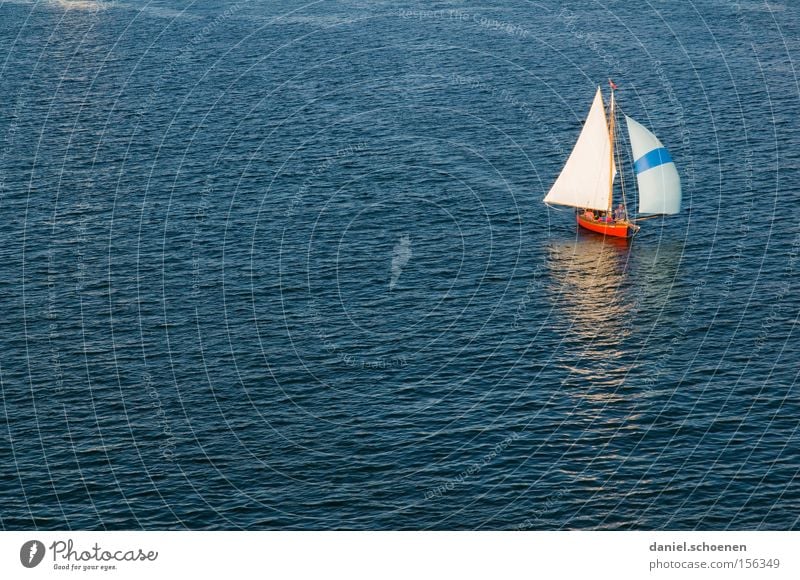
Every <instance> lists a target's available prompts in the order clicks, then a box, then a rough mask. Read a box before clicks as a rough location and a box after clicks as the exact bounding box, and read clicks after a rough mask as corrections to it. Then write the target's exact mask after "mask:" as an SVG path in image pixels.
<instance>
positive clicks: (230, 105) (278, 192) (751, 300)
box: [0, 0, 800, 529]
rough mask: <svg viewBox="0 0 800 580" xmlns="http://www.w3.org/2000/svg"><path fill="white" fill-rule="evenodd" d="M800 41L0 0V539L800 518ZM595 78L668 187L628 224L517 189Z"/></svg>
mask: <svg viewBox="0 0 800 580" xmlns="http://www.w3.org/2000/svg"><path fill="white" fill-rule="evenodd" d="M798 51H800V8H798V6H797V5H796V3H793V2H789V1H780V0H778V1H774V2H770V3H768V4H767V3H764V2H760V1H757V0H743V1H741V2H722V1H711V0H698V1H694V2H658V3H654V4H653V3H644V4H642V3H629V2H603V3H600V2H593V1H589V0H581V1H579V2H573V3H570V8H569V10H564V9H562V8H561V5H560V3H557V2H552V1H547V2H528V1H520V0H509V1H507V2H501V1H499V0H491V1H487V2H484V3H481V4H479V5H475V4H473V3H462V2H457V1H453V2H444V1H443V2H435V3H432V4H431V3H422V2H419V3H415V2H408V1H403V2H399V3H398V2H385V1H380V0H347V1H343V2H331V1H321V2H316V3H311V4H303V3H292V2H277V3H276V2H266V1H253V2H244V1H242V2H231V1H227V2H225V1H221V2H210V1H209V0H198V1H196V2H188V1H183V2H181V1H178V0H176V1H170V2H146V1H144V0H121V1H119V2H94V1H86V2H69V1H66V0H65V1H62V2H57V1H37V2H25V1H15V2H3V3H2V4H0V77H1V80H0V86H2V93H1V94H2V97H3V98H2V100H1V102H0V139H2V148H1V149H0V171H1V173H0V185H1V186H2V190H1V192H0V218H1V220H2V224H3V227H2V228H0V305H1V306H2V313H3V315H2V317H0V325H1V326H0V341H1V342H0V385H1V386H2V408H1V409H0V422H1V426H0V462H1V463H0V467H1V469H0V526H2V528H3V529H24V528H40V529H65V528H66V529H139V528H145V529H184V528H190V529H236V528H246V529H329V528H337V529H342V528H347V529H662V528H666V529H796V528H798V527H800V520H798V517H799V516H798V514H800V477H799V472H800V433H798V427H800V393H799V391H798V386H797V378H798V370H799V369H800V364H799V363H800V355H798V350H797V340H798V329H797V322H798V312H800V298H798V290H799V289H798V276H797V270H798V269H800V263H798V253H800V226H798V220H797V218H796V215H797V213H798V211H800V203H799V202H798V193H797V192H798V190H800V154H798V151H799V150H800V139H799V138H798V132H797V130H798V124H797V119H798V116H799V115H800V85H799V84H798V77H797V66H798V55H800V52H798ZM608 77H611V78H613V79H614V81H615V82H616V83H617V84H618V85H619V86H620V90H619V91H618V93H617V97H618V102H619V104H620V106H621V107H622V110H623V111H624V112H626V113H627V114H630V115H631V116H633V117H635V118H637V119H638V120H639V121H640V122H642V123H643V124H645V125H646V126H648V127H650V128H651V129H653V130H654V131H655V132H656V133H657V134H658V135H659V137H660V139H661V140H662V141H663V142H664V144H665V145H666V146H667V147H668V148H669V149H670V152H671V154H672V156H673V158H674V159H675V162H676V164H677V166H678V167H679V169H680V172H681V177H682V180H683V188H684V205H685V207H686V211H684V213H682V214H681V215H680V216H677V217H675V218H670V219H667V220H661V219H656V220H651V221H648V222H644V223H643V225H642V230H641V233H640V234H639V235H638V236H637V237H636V238H635V239H634V240H633V242H631V243H625V242H622V243H612V242H611V241H604V240H603V239H602V238H600V237H597V236H595V235H592V234H589V233H580V232H576V230H575V224H574V222H573V217H572V215H571V214H570V213H569V212H563V211H555V210H548V208H547V207H546V206H544V204H542V203H541V198H542V197H543V196H544V194H545V192H546V191H547V189H548V188H549V186H550V185H551V184H552V182H553V181H554V179H555V177H556V176H557V174H558V172H559V170H560V168H561V166H562V165H563V163H564V160H565V159H566V156H567V155H568V154H569V151H570V149H571V147H572V144H573V143H574V140H575V138H576V136H577V134H578V132H579V130H580V125H581V121H582V119H583V118H584V116H585V114H586V112H587V110H588V107H589V104H590V102H591V98H592V96H593V93H594V90H595V88H596V86H597V85H598V84H599V85H602V86H603V87H604V88H605V87H607V81H606V79H607V78H608ZM626 185H627V192H628V195H629V196H631V195H633V193H632V191H633V190H634V189H635V188H634V187H632V184H631V183H630V179H629V180H628V182H627V183H626Z"/></svg>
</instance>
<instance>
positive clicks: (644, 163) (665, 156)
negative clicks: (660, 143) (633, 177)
mask: <svg viewBox="0 0 800 580" xmlns="http://www.w3.org/2000/svg"><path fill="white" fill-rule="evenodd" d="M665 163H672V157H671V156H670V154H669V151H667V150H666V148H664V147H659V148H658V149H653V150H652V151H650V152H649V153H645V154H644V155H642V156H641V157H639V159H637V160H636V161H635V162H634V164H633V169H634V171H636V174H637V175H638V174H640V173H644V172H645V171H647V170H648V169H652V168H653V167H658V166H659V165H664V164H665Z"/></svg>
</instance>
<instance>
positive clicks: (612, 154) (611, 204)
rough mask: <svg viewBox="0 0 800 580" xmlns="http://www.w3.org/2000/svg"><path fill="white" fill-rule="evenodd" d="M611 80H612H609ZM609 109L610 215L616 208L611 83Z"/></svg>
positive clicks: (612, 92) (612, 89)
mask: <svg viewBox="0 0 800 580" xmlns="http://www.w3.org/2000/svg"><path fill="white" fill-rule="evenodd" d="M609 82H610V80H609ZM609 109H610V110H611V113H610V115H609V119H608V138H609V141H610V143H611V147H610V148H609V152H610V153H611V155H609V160H608V161H609V164H610V167H611V170H610V171H609V175H610V177H609V183H608V215H611V211H612V209H613V208H614V85H613V83H612V84H611V103H610V105H609Z"/></svg>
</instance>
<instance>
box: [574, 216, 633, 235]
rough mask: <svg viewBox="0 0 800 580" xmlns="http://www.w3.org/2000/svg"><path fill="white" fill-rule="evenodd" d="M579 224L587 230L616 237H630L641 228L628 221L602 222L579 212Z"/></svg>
mask: <svg viewBox="0 0 800 580" xmlns="http://www.w3.org/2000/svg"><path fill="white" fill-rule="evenodd" d="M577 217H578V225H579V226H581V227H582V228H586V229H587V230H591V231H593V232H597V233H598V234H603V235H604V236H612V237H615V238H630V237H631V236H633V234H635V233H636V230H638V229H639V228H638V227H636V226H634V225H632V224H630V223H628V222H608V223H606V222H601V221H597V220H591V219H589V218H587V217H585V216H583V215H582V214H578V216H577Z"/></svg>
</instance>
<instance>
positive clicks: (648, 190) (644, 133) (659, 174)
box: [544, 81, 681, 238]
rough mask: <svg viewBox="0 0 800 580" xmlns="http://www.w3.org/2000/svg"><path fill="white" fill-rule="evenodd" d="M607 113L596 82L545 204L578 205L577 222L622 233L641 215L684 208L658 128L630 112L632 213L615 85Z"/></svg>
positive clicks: (633, 232)
mask: <svg viewBox="0 0 800 580" xmlns="http://www.w3.org/2000/svg"><path fill="white" fill-rule="evenodd" d="M609 84H610V85H611V100H610V103H609V110H608V115H606V110H605V104H604V103H603V93H602V91H601V90H600V87H597V93H596V94H595V96H594V101H593V102H592V108H591V109H590V110H589V115H588V116H587V117H586V122H585V123H584V125H583V130H582V131H581V134H580V135H579V136H578V141H577V142H576V143H575V147H574V148H573V149H572V153H571V154H570V156H569V158H568V159H567V162H566V164H565V165H564V168H563V169H562V170H561V173H560V174H559V176H558V179H556V182H555V183H554V184H553V187H552V188H550V191H549V192H548V193H547V195H546V196H545V198H544V202H545V203H546V204H548V205H549V204H554V205H563V206H568V207H574V208H576V209H577V211H576V219H577V221H578V226H580V227H582V228H585V229H587V230H591V231H593V232H597V233H600V234H604V235H606V236H613V237H619V238H630V237H633V236H634V235H636V233H637V232H638V231H639V228H640V226H639V225H638V224H637V223H636V222H637V221H643V220H645V219H651V218H653V217H658V216H662V215H674V214H677V213H679V212H680V210H681V180H680V176H679V175H678V169H677V168H676V167H675V163H674V161H673V160H672V157H671V156H670V154H669V152H668V151H667V149H666V148H665V147H664V145H663V144H662V143H661V141H659V140H658V137H656V136H655V135H654V134H653V133H651V132H650V131H648V130H647V129H646V128H645V127H644V126H642V125H641V124H640V123H638V122H636V121H635V120H633V119H632V118H630V117H628V116H627V115H625V122H626V125H627V128H628V136H629V137H630V146H631V152H632V156H631V158H632V159H633V160H634V162H633V172H634V173H635V174H636V181H637V185H638V190H639V191H638V199H639V207H638V216H642V217H638V216H637V217H636V218H633V219H631V218H629V217H628V208H627V201H626V199H625V187H624V186H625V183H624V179H623V178H622V176H623V175H624V174H623V173H622V167H621V165H620V164H619V159H618V157H619V155H617V154H615V152H616V150H617V149H619V147H618V145H617V143H616V141H617V135H616V134H615V129H616V112H615V101H614V89H615V88H616V86H615V85H614V83H612V82H611V81H609ZM618 166H619V168H620V171H619V173H620V186H621V190H622V199H621V203H620V204H619V205H618V206H617V209H616V210H614V178H615V177H616V175H617V173H618V171H617V168H618Z"/></svg>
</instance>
